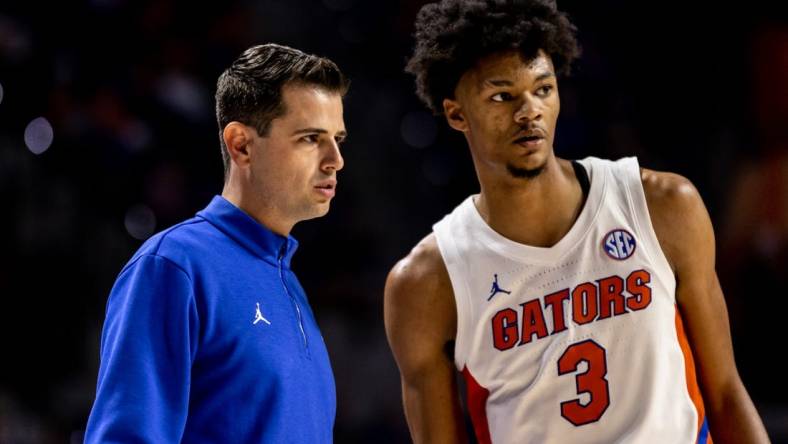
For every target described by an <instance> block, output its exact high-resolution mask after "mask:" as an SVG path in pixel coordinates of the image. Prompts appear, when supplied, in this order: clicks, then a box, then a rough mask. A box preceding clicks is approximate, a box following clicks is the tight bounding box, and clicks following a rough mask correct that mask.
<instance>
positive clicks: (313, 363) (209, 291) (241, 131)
mask: <svg viewBox="0 0 788 444" xmlns="http://www.w3.org/2000/svg"><path fill="white" fill-rule="evenodd" d="M346 90H347V81H346V80H345V78H344V76H343V75H342V73H341V72H340V70H339V69H338V68H337V66H336V65H335V64H334V63H333V62H331V61H330V60H327V59H325V58H321V57H317V56H313V55H307V54H304V53H302V52H301V51H298V50H295V49H292V48H288V47H284V46H279V45H274V44H268V45H261V46H255V47H252V48H250V49H248V50H247V51H246V52H244V53H243V54H242V55H241V56H240V57H239V58H238V59H237V60H236V61H235V62H234V63H233V64H232V66H230V68H228V69H227V70H226V71H224V73H222V75H221V76H220V77H219V81H218V84H217V92H216V117H217V120H218V123H219V128H220V137H219V139H220V143H221V148H222V156H223V159H224V167H225V183H224V190H223V191H222V195H221V196H217V197H215V198H214V199H213V200H212V201H211V203H210V204H209V205H208V206H207V207H206V208H205V209H204V210H202V211H200V212H199V213H197V215H196V217H194V218H192V219H189V220H187V221H185V222H183V223H181V224H178V225H176V226H174V227H172V228H170V229H167V230H165V231H163V232H161V233H159V234H157V235H155V236H153V237H152V238H150V239H149V240H148V241H147V242H145V244H144V245H143V246H142V247H141V248H140V249H139V251H137V253H136V254H135V255H134V257H132V259H131V261H129V263H128V264H127V265H126V266H125V267H124V268H123V270H122V271H121V272H120V275H119V276H118V278H117V281H116V282H115V286H114V287H113V289H112V292H111V293H110V296H109V301H108V303H107V313H106V321H105V323H104V330H103V333H102V337H101V367H100V369H99V375H98V385H97V392H96V401H95V403H94V405H93V409H92V411H91V414H90V419H89V420H88V425H87V430H86V436H85V442H86V443H99V442H113V443H114V442H135V443H137V442H144V443H174V442H201V443H202V442H208V443H285V442H286V443H327V442H331V441H332V429H333V425H334V415H335V411H336V399H335V397H336V393H335V388H334V378H333V375H332V372H331V366H330V363H329V359H328V354H327V352H326V348H325V345H324V343H323V340H322V337H321V335H320V331H319V329H318V326H317V323H316V322H315V317H314V315H313V314H312V310H311V309H310V307H309V303H308V301H307V299H306V296H305V294H304V290H303V289H302V288H301V286H300V284H299V283H298V280H297V278H296V276H295V275H294V274H293V272H292V270H291V269H290V258H291V257H292V256H293V253H294V252H295V250H296V246H297V242H296V241H295V239H293V238H292V237H291V236H290V235H289V233H290V230H291V229H292V227H293V225H295V224H296V223H297V222H299V221H302V220H306V219H312V218H315V217H319V216H322V215H324V214H326V212H328V208H329V203H330V202H331V198H332V197H333V196H334V193H335V190H336V179H337V177H336V175H337V172H338V171H339V170H340V169H342V166H343V159H342V156H341V154H340V152H339V145H340V144H341V143H342V141H343V139H344V138H345V135H346V132H345V125H344V121H343V118H342V97H343V95H344V94H345V92H346Z"/></svg>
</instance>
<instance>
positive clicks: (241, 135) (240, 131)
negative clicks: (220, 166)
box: [222, 121, 256, 167]
mask: <svg viewBox="0 0 788 444" xmlns="http://www.w3.org/2000/svg"><path fill="white" fill-rule="evenodd" d="M253 131H254V129H253V128H251V127H249V126H246V125H244V124H243V123H241V122H235V121H233V122H230V123H228V124H227V126H225V127H224V131H222V138H223V139H224V144H225V146H226V147H227V153H228V154H229V155H230V159H232V162H233V163H234V164H236V165H238V166H239V167H244V166H247V165H248V164H249V163H250V153H251V145H252V141H253V140H254V134H252V132H253ZM254 132H256V131H254Z"/></svg>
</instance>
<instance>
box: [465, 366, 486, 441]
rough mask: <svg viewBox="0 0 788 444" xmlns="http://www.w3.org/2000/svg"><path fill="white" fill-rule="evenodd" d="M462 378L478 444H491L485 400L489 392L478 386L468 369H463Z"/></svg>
mask: <svg viewBox="0 0 788 444" xmlns="http://www.w3.org/2000/svg"><path fill="white" fill-rule="evenodd" d="M462 376H463V377H464V378H465V389H466V391H467V398H468V414H469V415H470V416H471V422H472V423H473V430H474V431H475V432H476V440H477V441H479V444H491V443H492V440H491V439H490V424H489V423H488V422H487V398H488V397H489V396H490V391H489V390H487V389H486V388H484V387H482V386H481V385H479V383H478V382H476V379H475V378H474V377H473V375H472V374H471V372H470V371H469V370H468V367H463V369H462Z"/></svg>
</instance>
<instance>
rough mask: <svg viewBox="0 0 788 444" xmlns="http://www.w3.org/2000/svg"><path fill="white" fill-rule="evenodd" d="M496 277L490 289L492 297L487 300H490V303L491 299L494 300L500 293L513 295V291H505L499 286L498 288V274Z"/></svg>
mask: <svg viewBox="0 0 788 444" xmlns="http://www.w3.org/2000/svg"><path fill="white" fill-rule="evenodd" d="M494 276H495V280H494V281H493V283H492V288H491V289H490V297H489V298H487V300H488V301H489V300H490V299H492V298H493V296H495V295H496V294H498V293H506V294H512V292H511V291H507V290H504V289H502V288H501V287H499V286H498V275H497V274H495V275H494Z"/></svg>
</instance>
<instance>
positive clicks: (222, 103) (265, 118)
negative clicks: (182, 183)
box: [216, 43, 349, 179]
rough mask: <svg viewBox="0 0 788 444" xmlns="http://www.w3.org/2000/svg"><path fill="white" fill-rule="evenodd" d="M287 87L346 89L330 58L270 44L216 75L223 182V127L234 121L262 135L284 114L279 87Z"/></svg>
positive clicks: (225, 154) (250, 51) (227, 159)
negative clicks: (310, 86)
mask: <svg viewBox="0 0 788 444" xmlns="http://www.w3.org/2000/svg"><path fill="white" fill-rule="evenodd" d="M288 83H302V84H305V85H315V86H318V87H321V88H324V89H326V90H328V91H331V92H336V93H338V94H340V95H342V96H344V95H345V93H346V92H347V88H348V85H349V82H348V80H347V79H346V78H345V76H344V75H343V74H342V71H340V70H339V68H338V67H337V65H336V64H335V63H334V62H332V61H331V60H329V59H327V58H324V57H318V56H316V55H311V54H306V53H304V52H302V51H299V50H297V49H294V48H290V47H287V46H283V45H277V44H274V43H269V44H265V45H257V46H253V47H251V48H249V49H247V50H246V51H244V52H243V54H241V55H240V56H239V57H238V58H237V59H236V60H235V61H234V62H233V64H232V65H230V67H229V68H227V69H226V70H225V71H224V72H223V73H222V75H220V76H219V80H218V81H217V83H216V121H217V123H218V124H219V144H220V145H221V149H222V160H223V161H224V174H225V179H226V178H227V175H228V173H229V171H230V155H229V153H228V152H227V146H226V145H225V144H224V138H223V136H222V131H223V130H224V127H226V126H227V124H228V123H230V122H232V121H237V122H241V123H243V124H245V125H249V126H251V127H254V128H255V129H256V130H257V133H258V134H259V135H260V136H266V135H267V134H268V131H269V130H270V129H271V121H272V120H274V119H276V118H277V117H281V116H283V115H284V114H285V113H286V112H287V109H286V108H285V104H284V103H283V102H282V88H283V87H284V86H285V85H286V84H288Z"/></svg>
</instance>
